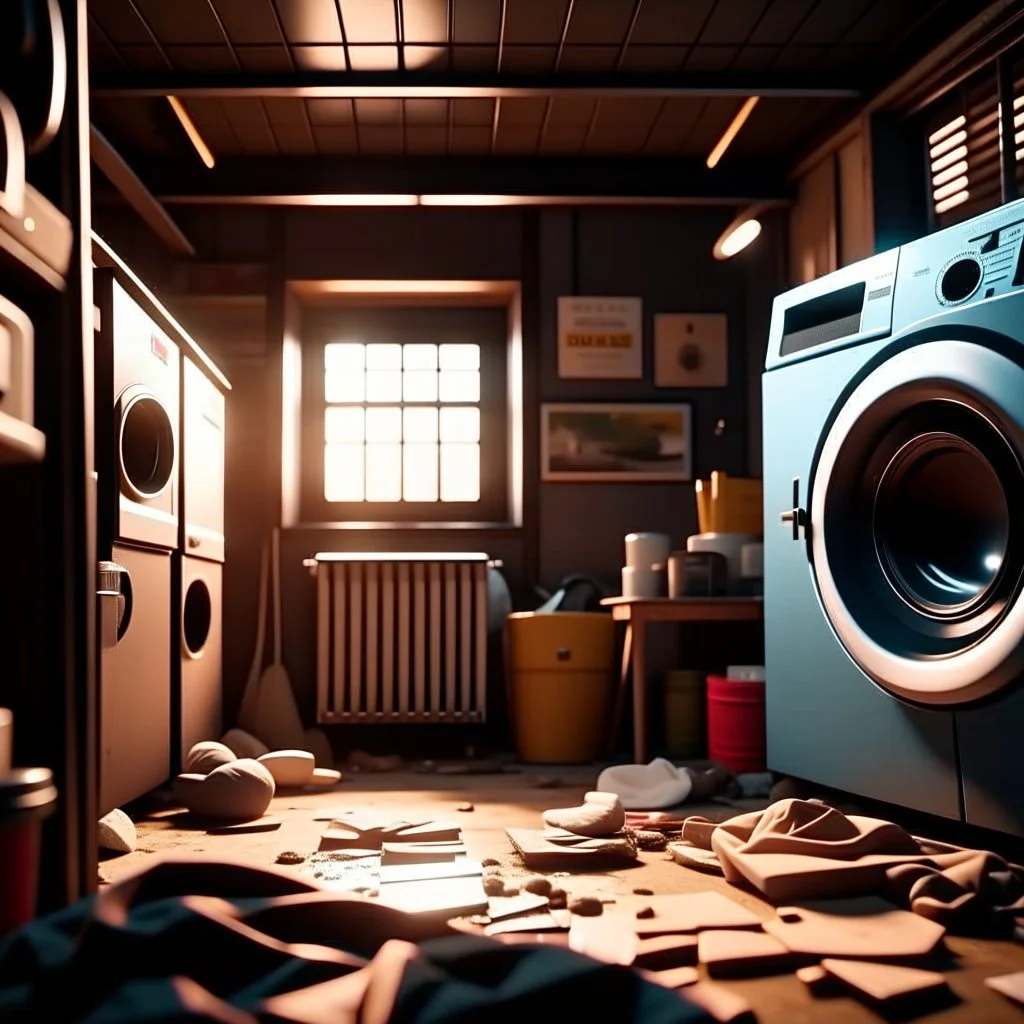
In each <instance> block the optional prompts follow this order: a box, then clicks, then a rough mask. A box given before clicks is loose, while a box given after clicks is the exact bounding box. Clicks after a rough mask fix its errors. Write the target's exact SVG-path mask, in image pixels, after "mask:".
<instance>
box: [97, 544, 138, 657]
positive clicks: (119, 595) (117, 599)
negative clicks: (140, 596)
mask: <svg viewBox="0 0 1024 1024" xmlns="http://www.w3.org/2000/svg"><path fill="white" fill-rule="evenodd" d="M97 576H98V582H97V589H96V595H97V597H99V599H100V642H101V644H102V646H103V647H114V646H116V645H117V644H118V643H120V641H121V640H122V639H123V638H124V635H125V633H127V632H128V626H129V624H130V623H131V619H132V609H133V607H134V601H133V597H132V576H131V573H130V572H129V571H128V569H127V568H126V567H125V566H123V565H121V564H120V563H118V562H100V564H99V568H98V571H97Z"/></svg>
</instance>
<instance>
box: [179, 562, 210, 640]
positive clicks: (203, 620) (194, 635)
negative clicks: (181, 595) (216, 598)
mask: <svg viewBox="0 0 1024 1024" xmlns="http://www.w3.org/2000/svg"><path fill="white" fill-rule="evenodd" d="M183 605H184V606H183V608H182V612H181V638H182V643H183V645H184V647H185V653H186V654H187V655H188V656H189V657H192V658H197V657H199V655H200V654H202V652H203V648H204V647H205V646H206V641H207V640H208V639H209V637H210V627H211V625H212V624H213V603H212V601H211V600H210V588H209V587H207V585H206V583H205V582H204V581H203V580H201V579H195V580H193V581H192V582H191V583H190V584H189V585H188V589H187V590H186V591H185V600H184V602H183Z"/></svg>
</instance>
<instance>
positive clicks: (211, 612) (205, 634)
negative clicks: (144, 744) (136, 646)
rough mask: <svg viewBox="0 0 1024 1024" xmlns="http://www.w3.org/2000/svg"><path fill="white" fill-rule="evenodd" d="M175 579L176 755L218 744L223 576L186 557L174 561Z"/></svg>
mask: <svg viewBox="0 0 1024 1024" xmlns="http://www.w3.org/2000/svg"><path fill="white" fill-rule="evenodd" d="M174 568H175V572H178V573H180V574H181V581H180V586H179V587H176V588H175V589H176V592H177V593H178V594H180V608H179V619H178V621H179V627H180V629H179V636H178V660H179V664H180V674H179V678H178V686H179V700H180V709H181V716H180V720H181V735H180V737H179V744H178V746H179V753H180V756H181V759H182V763H184V759H185V755H186V754H187V753H188V751H189V749H190V748H191V747H192V746H193V744H195V743H199V742H200V741H202V740H216V739H219V738H220V736H221V734H222V732H223V729H222V728H221V705H222V700H223V696H222V695H223V684H222V666H223V618H222V609H223V574H224V567H223V566H222V565H221V564H220V563H219V562H210V561H206V560H205V559H201V558H189V557H188V556H187V555H181V556H177V555H176V556H175V566H174Z"/></svg>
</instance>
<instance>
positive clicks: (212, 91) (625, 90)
mask: <svg viewBox="0 0 1024 1024" xmlns="http://www.w3.org/2000/svg"><path fill="white" fill-rule="evenodd" d="M90 93H91V95H93V96H95V97H124V96H142V97H144V96H171V95H173V96H178V97H179V98H181V99H190V98H219V99H229V98H231V97H255V96H260V97H267V98H269V97H279V98H280V97H283V98H289V97H290V98H302V99H394V98H402V97H412V98H448V99H463V98H492V99H509V98H513V99H514V98H517V97H528V98H529V97H546V96H560V95H564V96H586V97H609V98H613V97H635V96H663V97H666V98H672V97H676V96H692V97H710V96H741V97H745V96H761V97H765V98H769V97H805V98H806V97H811V98H814V97H820V98H823V99H855V98H857V97H858V96H860V95H861V92H860V90H859V89H858V88H856V87H855V86H854V84H853V83H850V82H843V81H842V80H841V78H840V77H838V76H836V75H817V76H807V75H785V74H757V75H753V74H737V73H734V72H725V73H721V74H697V73H693V74H691V73H671V74H632V73H629V74H626V73H622V72H611V73H604V74H577V73H559V74H557V75H555V74H519V73H512V72H507V73H506V72H502V73H500V74H494V73H481V74H449V73H438V72H429V71H412V72H407V71H397V72H390V71H386V72H385V71H297V72H294V73H283V74H277V73H255V72H254V73H244V74H238V73H235V72H230V73H224V74H222V73H207V72H185V73H177V72H175V73H159V74H150V73H145V74H137V73H134V72H120V71H118V72H110V73H106V72H105V73H100V74H96V75H93V76H92V79H91V82H90Z"/></svg>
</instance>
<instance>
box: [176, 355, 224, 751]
mask: <svg viewBox="0 0 1024 1024" xmlns="http://www.w3.org/2000/svg"><path fill="white" fill-rule="evenodd" d="M182 366H183V374H182V390H181V395H182V434H183V438H182V441H183V443H182V449H181V521H182V541H183V542H182V546H181V550H180V552H179V553H178V554H176V555H175V556H174V559H173V566H172V567H173V573H174V603H175V608H176V610H177V614H176V626H177V631H178V636H177V652H176V654H175V656H174V658H173V659H172V678H173V687H172V692H173V693H174V694H175V701H174V707H175V714H174V718H175V720H176V723H177V729H176V732H177V735H178V740H177V744H176V746H177V749H178V754H179V755H180V757H181V758H182V759H184V757H185V754H186V753H187V752H188V750H189V748H190V747H191V746H192V745H193V744H194V743H198V742H199V741H200V740H211V739H217V738H218V737H219V736H220V734H221V731H222V730H221V722H222V716H221V704H222V700H223V680H222V668H223V650H222V624H223V573H224V567H223V562H224V437H225V427H226V421H225V413H226V409H225V397H224V392H223V391H222V390H221V388H220V387H219V386H218V385H217V384H216V383H214V381H213V380H211V379H210V377H208V376H207V375H206V373H205V372H204V371H203V370H202V369H201V368H200V367H199V366H198V365H197V364H196V363H195V362H194V361H193V360H192V359H190V358H189V357H188V356H187V355H186V356H185V357H184V359H183V361H182Z"/></svg>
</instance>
